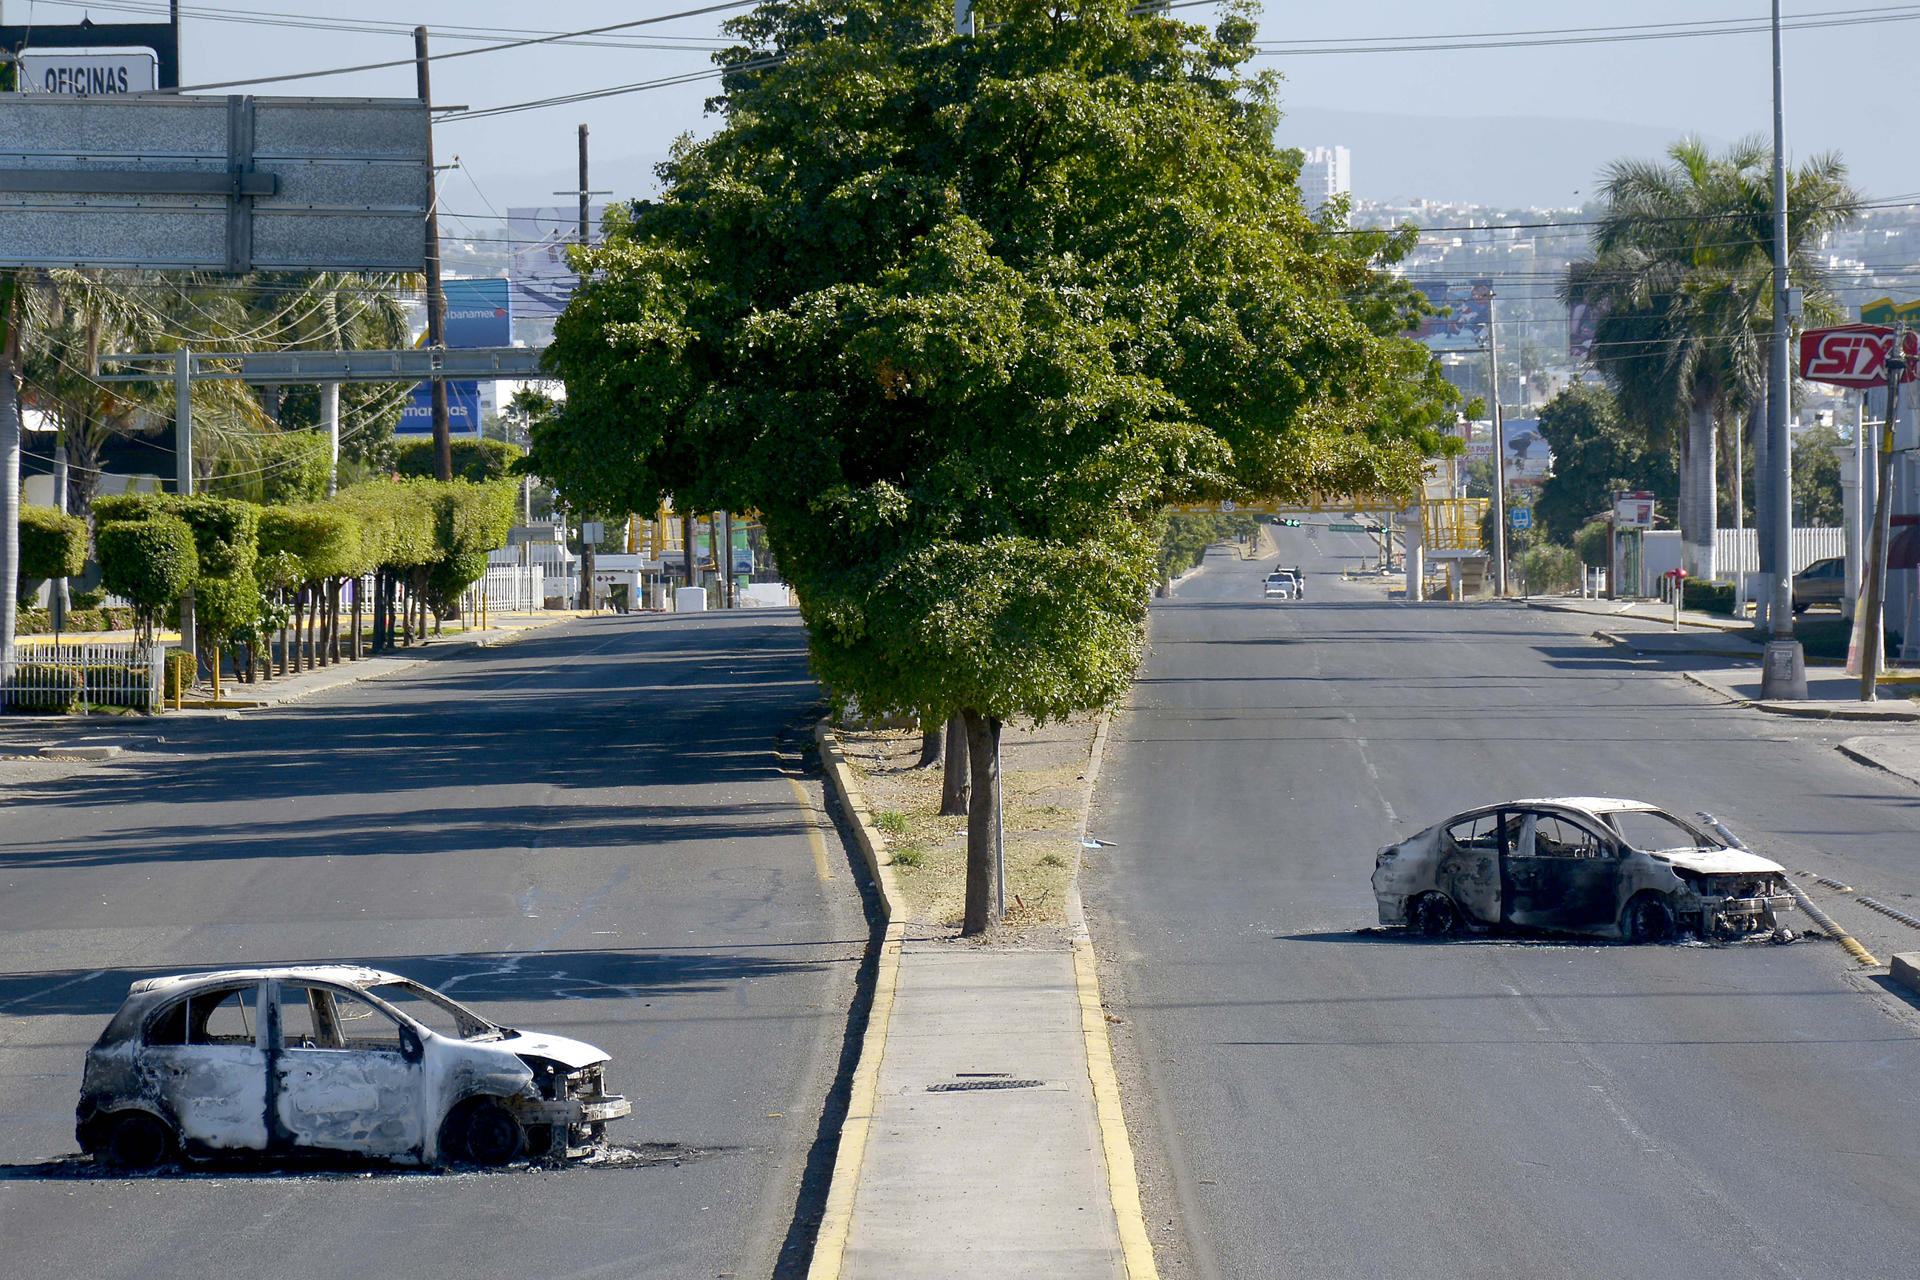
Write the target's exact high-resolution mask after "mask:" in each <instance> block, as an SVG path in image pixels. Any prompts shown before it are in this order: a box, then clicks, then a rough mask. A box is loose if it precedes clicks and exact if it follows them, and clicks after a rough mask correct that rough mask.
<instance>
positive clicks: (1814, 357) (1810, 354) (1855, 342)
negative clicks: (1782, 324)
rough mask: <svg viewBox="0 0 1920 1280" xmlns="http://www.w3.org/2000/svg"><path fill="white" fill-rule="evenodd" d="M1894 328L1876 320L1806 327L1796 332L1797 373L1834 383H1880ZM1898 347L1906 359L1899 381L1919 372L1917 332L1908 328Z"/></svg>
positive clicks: (1884, 376)
mask: <svg viewBox="0 0 1920 1280" xmlns="http://www.w3.org/2000/svg"><path fill="white" fill-rule="evenodd" d="M1893 335H1894V330H1892V329H1887V328H1883V327H1881V326H1880V325H1877V324H1842V325H1835V326H1833V327H1832V328H1828V329H1808V330H1807V331H1805V332H1804V333H1802V334H1801V335H1800V376H1801V377H1803V378H1805V379H1806V380H1807V381H1809V382H1824V383H1827V384H1829V385H1831V386H1836V387H1884V386H1886V385H1887V357H1888V356H1889V355H1891V354H1892V353H1893ZM1900 351H1901V354H1902V356H1903V357H1904V358H1905V359H1906V361H1907V364H1906V367H1905V368H1904V369H1903V370H1902V371H1901V376H1900V381H1902V382H1912V381H1914V380H1915V378H1916V376H1920V359H1916V358H1915V357H1916V356H1920V334H1915V333H1912V332H1910V331H1909V332H1908V333H1907V335H1906V339H1905V341H1904V342H1902V343H1901V346H1900Z"/></svg>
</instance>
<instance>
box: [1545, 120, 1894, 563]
mask: <svg viewBox="0 0 1920 1280" xmlns="http://www.w3.org/2000/svg"><path fill="white" fill-rule="evenodd" d="M1772 164H1773V150H1772V146H1771V144H1770V143H1768V142H1766V141H1765V140H1763V139H1760V138H1757V137H1756V138H1748V139H1745V140H1743V141H1740V142H1737V143H1735V144H1734V145H1733V146H1731V147H1730V148H1728V150H1727V151H1725V152H1724V153H1722V154H1719V155H1715V154H1714V153H1713V152H1712V151H1711V150H1709V149H1708V147H1707V146H1706V144H1705V143H1703V142H1701V141H1699V140H1698V139H1687V140H1684V141H1681V142H1677V143H1675V144H1674V145H1673V147H1672V148H1670V149H1669V151H1668V153H1667V159H1666V161H1665V162H1664V163H1662V162H1658V161H1649V160H1621V161H1616V162H1615V163H1614V164H1612V165H1609V166H1608V167H1607V169H1606V171H1605V174H1604V182H1603V187H1602V193H1601V199H1602V209H1601V214H1600V219H1599V223H1598V225H1597V226H1596V227H1595V228H1594V232H1593V253H1592V256H1590V257H1588V258H1584V259H1581V260H1579V261H1576V262H1574V263H1573V264H1572V266H1571V267H1570V268H1569V269H1568V275H1567V279H1566V282H1565V284H1564V286H1563V289H1562V293H1563V295H1564V296H1565V297H1566V298H1567V299H1568V300H1569V301H1571V302H1577V303H1584V304H1587V305H1589V306H1594V307H1596V308H1598V309H1599V311H1600V313H1601V319H1600V321H1599V324H1598V326H1597V327H1596V330H1595V340H1594V347H1593V361H1594V363H1595V364H1597V365H1598V366H1599V367H1600V370H1601V372H1602V373H1603V374H1604V375H1605V376H1606V379H1607V381H1608V383H1609V385H1611V386H1612V387H1613V389H1614V391H1615V392H1616V393H1617V394H1618V396H1619V400H1620V406H1621V409H1622V411H1623V413H1624V414H1625V417H1626V419H1627V420H1628V422H1629V423H1631V424H1632V425H1634V426H1635V427H1636V428H1637V429H1638V430H1639V431H1640V432H1641V433H1643V435H1644V438H1645V440H1646V442H1647V444H1648V445H1649V447H1653V448H1665V447H1670V446H1672V445H1677V448H1675V449H1674V452H1675V454H1676V457H1677V464H1678V470H1679V473H1680V495H1679V513H1678V514H1679V525H1680V533H1681V545H1682V549H1683V567H1684V568H1685V569H1686V570H1687V572H1688V574H1689V575H1692V576H1696V577H1711V576H1713V571H1714V564H1713V533H1714V529H1715V526H1716V525H1717V524H1718V518H1717V505H1718V504H1717V492H1718V491H1717V482H1716V478H1715V464H1716V458H1717V448H1716V443H1717V439H1718V433H1719V430H1720V427H1721V424H1722V423H1726V422H1731V423H1732V428H1733V429H1732V433H1731V436H1732V439H1734V440H1737V438H1738V434H1739V429H1740V428H1739V422H1740V420H1741V419H1742V418H1743V417H1745V416H1746V414H1747V413H1748V411H1749V410H1750V409H1751V408H1752V407H1753V406H1754V405H1755V404H1756V403H1757V402H1758V401H1759V399H1760V398H1761V397H1762V396H1763V395H1764V388H1765V385H1766V350H1767V335H1768V333H1769V332H1770V330H1771V327H1772V323H1773V313H1772V307H1773V301H1772V296H1773V295H1772V290H1773V186H1772ZM1859 205H1860V196H1859V194H1858V193H1857V192H1856V191H1854V190H1853V188H1851V187H1850V186H1848V185H1847V182H1846V166H1845V165H1844V164H1842V163H1841V161H1840V160H1839V158H1838V157H1837V156H1833V155H1819V156H1815V157H1813V158H1812V159H1811V160H1809V161H1807V162H1806V163H1805V164H1804V165H1802V166H1800V167H1799V168H1798V169H1795V170H1792V171H1790V172H1789V173H1788V184H1787V211H1788V218H1787V250H1788V262H1789V268H1788V269H1789V277H1790V279H1791V280H1792V281H1793V283H1794V284H1795V285H1798V286H1800V287H1802V288H1804V289H1806V290H1807V309H1808V312H1809V314H1810V315H1812V316H1816V317H1826V316H1832V315H1834V314H1836V312H1837V308H1836V307H1835V305H1834V303H1833V301H1832V295H1831V292H1830V291H1829V289H1828V287H1827V277H1826V273H1825V272H1824V270H1823V269H1822V264H1821V262H1820V260H1819V258H1818V255H1817V250H1818V248H1819V245H1820V242H1821V240H1822V238H1823V237H1824V236H1825V235H1826V233H1827V232H1828V231H1830V230H1832V229H1833V228H1835V227H1837V226H1840V225H1842V224H1844V223H1846V222H1848V221H1850V220H1851V219H1852V218H1853V217H1854V216H1855V215H1856V214H1857V212H1858V210H1859ZM1728 452H1729V453H1730V454H1731V455H1732V456H1734V457H1737V456H1738V454H1737V453H1734V452H1733V451H1732V450H1729V451H1728Z"/></svg>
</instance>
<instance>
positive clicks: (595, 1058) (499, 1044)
mask: <svg viewBox="0 0 1920 1280" xmlns="http://www.w3.org/2000/svg"><path fill="white" fill-rule="evenodd" d="M492 1046H493V1047H494V1048H496V1049H505V1050H506V1051H507V1052H508V1053H513V1054H518V1055H520V1056H521V1057H523V1058H524V1057H534V1058H550V1059H552V1060H553V1061H555V1062H557V1063H559V1064H560V1065H561V1066H563V1067H565V1068H567V1069H568V1070H569V1071H578V1070H579V1069H580V1068H582V1067H590V1066H592V1065H594V1064H595V1063H596V1062H606V1061H608V1060H609V1059H610V1058H611V1057H612V1055H611V1054H608V1053H606V1052H604V1051H602V1050H600V1049H596V1048H594V1047H593V1046H592V1045H590V1044H588V1043H586V1042H585V1041H583V1040H569V1039H567V1037H565V1036H550V1035H545V1034H543V1033H541V1032H538V1031H516V1032H514V1033H513V1034H512V1035H510V1036H506V1037H504V1038H502V1039H499V1040H495V1041H493V1042H492Z"/></svg>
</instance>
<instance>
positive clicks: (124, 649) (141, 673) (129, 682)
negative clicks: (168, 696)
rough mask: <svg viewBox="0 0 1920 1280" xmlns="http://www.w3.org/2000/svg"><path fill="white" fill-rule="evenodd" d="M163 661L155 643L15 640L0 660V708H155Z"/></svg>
mask: <svg viewBox="0 0 1920 1280" xmlns="http://www.w3.org/2000/svg"><path fill="white" fill-rule="evenodd" d="M165 664H166V647H165V646H164V645H158V644H151V645H141V644H32V645H22V644H15V645H14V647H13V652H12V653H10V654H8V655H7V657H6V659H5V661H3V662H0V708H4V709H5V710H7V711H52V712H64V711H88V710H92V709H93V708H96V707H132V708H134V709H135V710H139V711H158V710H160V705H161V696H162V694H163V692H164V690H165V675H164V671H165Z"/></svg>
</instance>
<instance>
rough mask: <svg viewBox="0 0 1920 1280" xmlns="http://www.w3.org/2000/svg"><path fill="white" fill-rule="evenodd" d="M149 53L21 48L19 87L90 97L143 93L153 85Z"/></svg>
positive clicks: (152, 62) (152, 58)
mask: <svg viewBox="0 0 1920 1280" xmlns="http://www.w3.org/2000/svg"><path fill="white" fill-rule="evenodd" d="M154 68H155V62H154V56H153V54H152V53H150V52H148V51H146V50H137V51H134V52H130V53H67V52H54V51H51V50H45V49H24V50H22V51H21V53H20V88H21V90H22V91H24V92H26V93H57V94H62V95H64V96H66V97H76V98H91V97H102V96H105V95H107V94H121V93H146V92H150V91H152V90H153V89H154V88H156V87H157V81H158V77H157V75H156V72H155V69H154Z"/></svg>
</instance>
